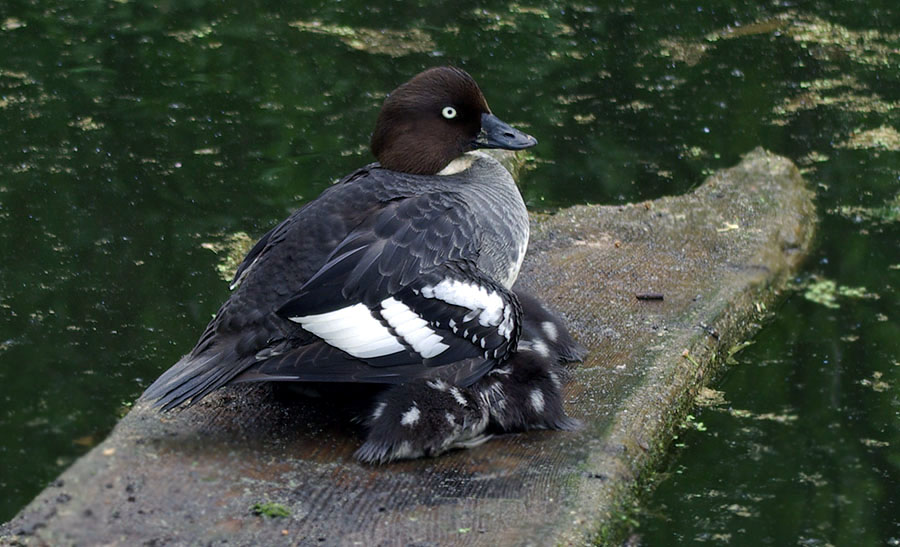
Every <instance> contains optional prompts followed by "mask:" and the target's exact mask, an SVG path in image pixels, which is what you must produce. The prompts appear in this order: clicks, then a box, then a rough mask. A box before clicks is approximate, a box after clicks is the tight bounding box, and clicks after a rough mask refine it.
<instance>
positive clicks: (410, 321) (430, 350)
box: [381, 297, 450, 359]
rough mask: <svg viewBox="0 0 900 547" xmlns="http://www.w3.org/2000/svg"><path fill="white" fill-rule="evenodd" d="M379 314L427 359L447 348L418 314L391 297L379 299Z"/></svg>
mask: <svg viewBox="0 0 900 547" xmlns="http://www.w3.org/2000/svg"><path fill="white" fill-rule="evenodd" d="M381 316H382V317H384V319H385V321H387V322H388V324H389V325H390V326H391V327H392V328H393V329H394V330H395V331H397V334H399V335H400V336H401V337H402V338H403V340H404V341H405V342H406V343H407V344H409V345H410V346H412V348H413V349H414V350H416V352H417V353H418V354H419V355H421V356H422V357H424V358H425V359H429V358H431V357H434V356H435V355H439V354H441V353H442V352H443V351H444V350H446V349H447V348H449V347H450V346H448V345H447V344H445V343H443V342H441V340H442V338H441V337H440V336H439V335H438V334H436V333H435V332H434V331H433V330H431V328H430V327H429V326H428V323H427V322H426V321H425V320H424V319H422V318H421V317H420V316H419V314H417V313H416V312H414V311H412V310H411V309H409V307H408V306H407V305H406V304H404V303H403V302H400V301H399V300H397V299H395V298H393V297H391V298H387V299H385V300H382V301H381Z"/></svg>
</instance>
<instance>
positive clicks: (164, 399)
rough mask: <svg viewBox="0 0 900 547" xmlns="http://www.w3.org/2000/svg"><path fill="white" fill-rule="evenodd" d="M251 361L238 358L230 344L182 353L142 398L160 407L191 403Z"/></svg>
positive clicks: (217, 386)
mask: <svg viewBox="0 0 900 547" xmlns="http://www.w3.org/2000/svg"><path fill="white" fill-rule="evenodd" d="M253 361H254V359H253V358H252V357H250V358H249V359H247V358H244V359H242V358H240V357H239V356H238V355H237V354H236V352H235V351H234V349H233V348H215V347H213V348H209V349H208V350H207V351H204V352H202V353H200V354H199V355H194V354H193V353H191V354H188V355H185V356H184V357H182V358H181V359H180V360H179V361H178V362H177V363H175V364H174V365H172V367H171V368H170V369H169V370H167V371H165V372H164V373H163V374H162V376H160V377H159V378H157V379H156V381H155V382H153V383H152V384H151V385H150V387H148V388H147V390H146V391H144V394H143V395H141V399H142V400H148V401H152V405H153V406H154V407H157V408H160V409H161V410H163V411H167V410H171V409H173V408H175V407H177V406H179V405H181V404H184V403H188V406H190V405H192V404H194V403H196V402H197V401H199V400H200V399H202V398H203V397H205V396H207V395H208V394H209V393H210V392H212V391H213V390H215V389H218V388H220V387H222V386H224V385H225V384H227V383H229V382H230V381H231V380H232V379H233V378H234V377H235V376H237V375H238V374H240V373H241V372H243V371H244V369H246V368H247V367H248V366H249V365H250V364H252V363H253Z"/></svg>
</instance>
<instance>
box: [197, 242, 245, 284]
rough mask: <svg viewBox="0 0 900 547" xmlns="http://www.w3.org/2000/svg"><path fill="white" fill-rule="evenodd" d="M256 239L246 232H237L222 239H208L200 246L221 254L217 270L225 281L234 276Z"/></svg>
mask: <svg viewBox="0 0 900 547" xmlns="http://www.w3.org/2000/svg"><path fill="white" fill-rule="evenodd" d="M254 243H255V241H254V240H253V239H252V238H251V237H250V236H249V235H247V233H246V232H235V233H233V234H229V235H227V236H225V237H224V238H222V240H221V241H208V242H206V243H201V244H200V246H201V247H203V248H204V249H207V250H210V251H212V252H214V253H216V254H217V255H220V257H221V258H220V260H219V263H218V264H217V265H216V271H217V272H218V273H219V277H221V278H222V279H224V280H225V281H231V280H232V279H233V278H234V272H235V271H236V270H237V267H238V266H239V265H240V263H241V261H242V260H244V257H245V256H247V253H248V252H249V251H250V249H251V248H253V244H254Z"/></svg>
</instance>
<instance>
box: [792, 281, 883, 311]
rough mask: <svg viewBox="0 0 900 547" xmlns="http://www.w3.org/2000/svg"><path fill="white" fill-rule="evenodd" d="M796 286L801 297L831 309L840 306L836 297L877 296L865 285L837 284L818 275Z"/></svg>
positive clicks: (875, 297)
mask: <svg viewBox="0 0 900 547" xmlns="http://www.w3.org/2000/svg"><path fill="white" fill-rule="evenodd" d="M797 288H798V289H799V290H802V291H803V298H805V299H807V300H809V301H810V302H815V303H816V304H821V305H822V306H825V307H826V308H831V309H837V308H840V307H841V305H840V304H839V303H838V298H870V299H877V298H878V295H877V294H875V293H870V292H869V291H867V290H866V288H865V287H850V286H847V285H838V284H837V283H835V282H834V281H832V280H831V279H822V278H818V277H812V278H810V279H808V280H807V281H805V282H803V283H800V284H799V285H798V286H797Z"/></svg>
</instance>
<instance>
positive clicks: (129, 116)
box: [0, 0, 900, 545]
mask: <svg viewBox="0 0 900 547" xmlns="http://www.w3.org/2000/svg"><path fill="white" fill-rule="evenodd" d="M302 4H303V5H281V4H278V5H275V4H273V5H271V6H269V5H264V4H259V3H254V2H251V3H238V2H225V3H222V2H215V3H213V2H203V1H202V0H199V1H196V2H191V3H182V4H178V3H173V2H169V1H165V2H160V3H156V4H155V5H148V4H144V3H137V2H130V1H127V0H126V1H116V2H100V1H96V0H95V1H87V2H78V3H63V2H57V3H55V4H53V3H46V2H45V3H42V4H40V5H37V4H22V3H20V4H17V5H15V6H7V8H6V9H4V10H0V50H2V51H3V52H4V55H3V56H2V59H0V135H2V143H3V146H2V147H0V256H2V257H3V266H2V275H0V310H2V313H0V385H2V386H3V390H2V397H0V440H2V441H0V489H2V491H3V493H4V496H2V498H0V517H2V518H4V519H5V518H8V517H10V516H11V515H13V514H14V513H15V512H16V511H17V510H18V509H19V508H20V507H21V506H22V505H23V504H24V503H26V502H27V501H28V500H29V499H30V498H31V497H33V496H34V495H35V494H36V493H37V491H39V490H40V488H41V487H42V486H43V485H44V484H46V483H47V482H48V481H49V480H52V478H53V477H55V476H56V475H57V474H58V472H59V471H60V470H61V469H62V468H63V467H64V466H65V465H67V464H68V463H70V462H71V461H72V460H73V459H74V458H75V457H77V456H78V455H79V454H81V453H83V452H84V451H86V450H87V449H88V448H90V447H91V446H93V445H94V444H95V443H97V442H99V440H100V439H102V438H103V436H104V435H105V434H106V433H107V432H108V431H109V429H110V427H111V426H112V425H113V424H114V422H115V420H116V418H117V415H118V414H119V413H120V412H121V411H122V408H123V403H127V402H128V401H131V400H133V399H134V398H135V397H136V396H137V395H138V394H139V393H140V392H141V390H142V389H143V387H145V386H146V385H147V384H148V383H149V382H150V381H151V380H152V379H153V378H155V377H156V375H158V374H159V373H160V372H161V371H162V370H163V369H165V368H166V367H167V366H168V365H170V364H171V363H173V362H174V361H175V360H176V359H177V358H178V357H179V356H180V354H181V353H182V352H184V351H187V350H188V349H189V348H190V347H191V346H192V344H193V342H194V341H195V338H196V335H197V334H198V333H199V330H200V329H201V328H202V326H203V325H205V324H206V322H207V320H208V319H209V317H210V314H212V313H214V312H215V310H216V307H217V306H218V304H219V303H220V302H221V301H222V300H223V298H224V297H225V294H226V292H227V288H226V286H225V283H224V282H223V281H222V280H221V279H220V278H219V273H218V272H217V271H216V265H217V264H218V263H219V262H220V258H221V256H220V255H221V254H224V253H227V252H228V250H229V249H231V248H233V247H234V246H237V245H240V244H241V242H246V240H247V239H248V238H247V237H245V236H243V235H242V234H249V239H252V238H254V237H256V236H259V235H260V234H262V233H264V232H265V231H266V230H267V229H268V228H269V227H271V226H272V225H273V224H274V223H275V222H277V221H278V220H280V219H281V218H283V217H284V216H285V215H286V213H287V212H288V211H290V210H291V209H293V208H295V207H297V206H298V205H299V204H300V203H302V202H303V201H304V200H306V199H309V198H311V197H313V196H315V195H316V194H318V193H319V192H321V191H322V189H324V188H325V187H327V186H328V185H329V184H330V183H331V182H332V181H334V180H336V179H337V178H339V177H340V176H341V175H343V174H345V173H347V172H349V171H350V170H352V169H354V168H356V167H358V166H360V165H362V164H364V163H366V162H368V161H370V158H369V155H368V152H367V148H366V143H367V140H368V135H369V132H370V130H371V125H372V124H373V123H374V120H375V116H376V114H377V108H378V105H379V104H380V102H381V100H382V98H383V96H384V94H385V93H386V92H388V91H389V90H390V89H392V88H393V87H394V86H395V85H396V84H398V83H399V82H402V81H404V80H406V79H407V78H408V77H409V76H410V75H412V74H414V73H416V72H418V71H419V70H421V69H422V68H424V67H426V66H431V65H435V64H441V63H454V64H458V65H462V66H463V67H465V68H466V69H468V70H469V71H470V72H472V73H473V75H475V77H476V78H477V79H478V80H479V82H481V84H482V85H483V87H484V88H485V91H486V94H487V96H488V97H489V99H490V101H491V107H492V108H493V110H494V111H496V112H497V113H498V114H500V115H501V116H502V117H503V118H504V119H506V120H508V121H509V122H510V123H512V124H513V125H516V126H518V127H522V128H523V129H525V130H526V131H528V132H529V133H533V134H535V135H537V136H538V138H539V139H540V141H541V145H540V146H539V147H538V148H536V149H535V150H534V153H533V156H532V157H531V159H530V161H529V164H528V165H529V169H528V170H527V171H526V172H525V173H524V174H523V175H522V185H523V190H524V192H525V195H526V200H527V201H528V202H529V205H530V206H531V207H532V208H552V207H556V206H561V205H567V204H572V203H582V202H605V203H611V202H623V201H630V200H642V199H647V198H652V197H655V196H658V195H662V194H665V193H678V192H684V191H687V190H689V189H690V188H691V187H693V186H695V185H696V184H698V183H699V182H700V181H701V180H702V177H703V176H704V175H705V174H706V173H708V172H710V171H712V170H714V169H718V168H721V167H725V166H729V165H732V164H734V163H736V161H737V160H738V158H739V156H740V154H741V153H743V152H746V151H748V150H750V149H752V148H754V147H756V146H760V145H762V146H765V147H767V148H769V149H771V150H773V151H775V152H776V153H780V154H784V155H787V156H789V157H791V158H793V159H795V160H796V161H797V162H798V164H799V165H800V166H801V167H802V168H803V170H804V173H805V175H806V176H807V178H808V179H809V180H810V181H811V182H812V183H813V184H814V185H815V186H816V188H817V192H818V196H819V197H818V199H819V206H820V211H821V214H822V218H821V232H820V233H821V237H820V244H819V247H818V250H817V253H816V255H815V257H814V258H813V260H811V261H810V262H809V264H808V266H807V269H806V271H805V272H803V273H802V275H801V276H799V278H798V279H797V280H796V289H795V291H794V292H793V293H792V295H791V297H790V299H789V300H788V302H787V303H786V304H785V305H784V306H783V307H782V308H781V309H779V310H777V313H776V314H775V319H774V320H773V323H772V324H771V325H769V326H768V328H766V329H765V330H764V331H763V332H762V334H761V335H760V336H759V337H758V338H757V339H756V343H755V344H753V345H752V346H750V347H748V348H746V349H745V350H744V351H742V352H741V353H739V354H737V356H736V360H737V364H735V365H734V366H733V367H731V368H730V369H729V371H728V373H727V374H726V375H725V377H724V378H723V380H722V382H721V383H719V384H717V385H716V386H714V388H715V389H714V390H711V391H709V392H708V393H707V395H709V396H708V397H707V398H706V399H705V400H706V401H707V402H708V405H709V406H707V407H706V408H704V409H702V410H700V411H698V412H696V413H695V415H696V417H695V419H694V420H692V421H691V424H692V426H691V427H688V428H686V429H685V430H684V432H683V433H682V435H681V437H680V438H679V439H678V441H676V447H675V452H674V454H673V460H672V464H671V467H670V468H669V469H667V470H665V471H664V472H663V473H661V474H660V477H659V480H658V481H657V482H658V489H657V490H656V492H655V493H654V494H652V496H650V497H649V498H648V500H646V504H645V508H644V509H643V510H642V512H640V513H639V514H638V515H637V520H638V521H639V523H640V525H639V526H638V527H637V528H636V530H635V533H636V534H637V535H638V537H639V538H641V541H643V542H644V543H646V544H648V545H667V544H671V543H673V542H674V541H675V540H677V541H679V542H680V543H693V542H698V543H699V542H712V543H727V544H747V545H751V544H752V545H756V544H759V543H761V542H766V543H771V544H793V543H801V544H811V545H828V544H831V545H841V544H848V543H852V544H884V543H888V544H890V543H891V542H895V543H900V519H898V517H897V515H900V504H898V496H900V494H897V492H898V491H900V488H898V486H900V458H898V456H897V454H898V451H897V448H898V446H900V433H898V432H900V424H898V422H900V402H898V401H900V397H898V391H897V390H898V389H900V326H898V325H900V322H898V317H897V311H896V310H897V309H900V308H898V305H897V304H898V294H897V286H898V284H900V252H898V251H900V248H898V246H900V237H898V236H900V233H898V232H900V222H898V217H900V213H898V210H900V207H898V196H900V162H898V156H897V154H898V138H897V132H898V129H900V126H898V123H897V115H896V111H897V106H898V104H900V91H898V90H900V86H898V81H897V80H898V75H900V71H898V70H897V67H898V66H900V53H898V52H900V32H898V28H900V17H898V16H900V13H898V10H897V8H895V7H893V6H894V3H892V2H878V1H875V0H871V1H868V2H856V3H853V4H852V6H850V5H849V4H846V5H845V4H842V3H840V2H836V1H832V2H817V3H807V2H798V3H793V4H791V5H781V4H774V3H770V4H766V5H763V6H758V5H754V4H750V3H740V2H734V1H710V0H703V1H701V2H698V3H694V4H690V5H687V4H683V3H674V4H666V5H663V4H661V3H658V2H640V1H635V2H630V3H628V2H626V3H622V2H615V3H613V2H609V3H606V4H597V3H593V4H584V3H581V4H579V3H574V4H571V3H558V2H550V3H547V2H544V3H533V4H528V3H527V2H526V3H522V2H519V3H506V2H500V1H491V2H488V3H483V2H482V3H479V4H474V3H471V2H465V1H463V2H455V3H445V4H441V5H431V4H425V3H420V4H417V3H408V2H404V3H389V4H386V5H378V6H375V5H372V3H367V2H357V1H344V2H340V3H333V2H319V3H308V2H304V3H302Z"/></svg>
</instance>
